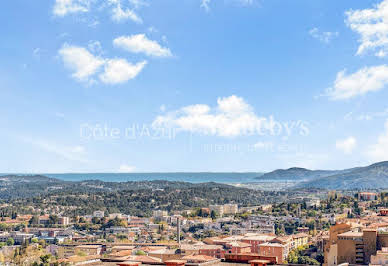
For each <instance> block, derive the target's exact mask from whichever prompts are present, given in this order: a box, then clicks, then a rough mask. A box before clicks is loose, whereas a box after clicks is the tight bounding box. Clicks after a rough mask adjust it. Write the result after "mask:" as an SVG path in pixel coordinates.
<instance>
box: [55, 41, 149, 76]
mask: <svg viewBox="0 0 388 266" xmlns="http://www.w3.org/2000/svg"><path fill="white" fill-rule="evenodd" d="M99 48H100V47H99ZM58 53H59V55H60V57H61V59H62V60H63V63H64V65H65V66H66V67H67V68H69V69H70V70H72V71H73V74H72V77H73V78H75V79H76V80H78V81H82V82H95V80H94V79H93V77H94V76H95V75H96V74H97V73H98V72H99V71H100V69H101V68H102V67H104V70H103V72H102V73H101V74H100V75H99V79H100V81H102V82H103V83H106V84H119V83H123V82H126V81H128V80H130V79H133V78H135V77H136V76H137V75H138V74H139V73H140V72H141V71H142V70H143V68H144V67H145V65H146V64H147V61H142V62H139V63H137V64H132V63H130V62H128V61H127V60H125V59H122V58H115V59H109V58H102V57H100V56H95V55H93V54H92V53H91V52H90V51H88V50H87V49H86V48H84V47H79V46H72V45H68V44H64V45H63V46H62V48H61V49H60V50H59V52H58Z"/></svg>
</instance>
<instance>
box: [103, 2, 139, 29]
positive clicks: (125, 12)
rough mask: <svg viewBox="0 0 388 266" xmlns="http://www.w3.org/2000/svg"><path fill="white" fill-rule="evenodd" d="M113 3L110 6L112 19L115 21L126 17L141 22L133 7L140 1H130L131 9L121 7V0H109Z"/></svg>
mask: <svg viewBox="0 0 388 266" xmlns="http://www.w3.org/2000/svg"><path fill="white" fill-rule="evenodd" d="M109 2H110V3H111V4H112V5H113V8H112V19H113V20H114V21H116V22H122V21H125V20H127V19H130V20H132V21H133V22H136V23H138V24H141V23H143V20H142V19H141V18H140V17H139V16H138V15H137V14H136V12H135V9H136V8H138V6H139V5H140V4H139V3H140V1H130V3H132V4H133V5H134V8H133V9H129V8H126V9H123V8H122V5H121V0H109Z"/></svg>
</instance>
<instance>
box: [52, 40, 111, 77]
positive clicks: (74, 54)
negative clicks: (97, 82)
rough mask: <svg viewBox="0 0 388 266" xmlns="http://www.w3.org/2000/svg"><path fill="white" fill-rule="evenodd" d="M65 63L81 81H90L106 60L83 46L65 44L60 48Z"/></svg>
mask: <svg viewBox="0 0 388 266" xmlns="http://www.w3.org/2000/svg"><path fill="white" fill-rule="evenodd" d="M59 55H60V56H61V58H62V60H63V63H64V64H65V66H66V67H67V68H69V69H70V70H72V71H73V74H72V76H73V77H74V78H76V79H77V80H80V81H88V80H89V78H90V77H91V76H93V75H94V74H95V73H96V72H97V71H98V69H99V68H100V67H101V66H102V65H104V64H105V60H104V59H102V58H100V57H98V56H94V55H93V54H92V53H90V52H89V51H88V50H87V49H85V48H83V47H78V46H73V45H68V44H64V45H63V46H62V48H61V49H60V50H59Z"/></svg>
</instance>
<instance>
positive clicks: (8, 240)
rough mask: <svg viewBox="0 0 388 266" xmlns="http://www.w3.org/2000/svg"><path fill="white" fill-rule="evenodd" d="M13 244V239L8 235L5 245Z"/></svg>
mask: <svg viewBox="0 0 388 266" xmlns="http://www.w3.org/2000/svg"><path fill="white" fill-rule="evenodd" d="M14 244H15V240H14V239H13V238H12V237H10V238H8V239H7V246H13V245H14Z"/></svg>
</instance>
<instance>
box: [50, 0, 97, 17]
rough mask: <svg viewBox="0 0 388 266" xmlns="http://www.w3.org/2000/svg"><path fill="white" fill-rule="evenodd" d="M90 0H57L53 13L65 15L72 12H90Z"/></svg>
mask: <svg viewBox="0 0 388 266" xmlns="http://www.w3.org/2000/svg"><path fill="white" fill-rule="evenodd" d="M89 9H90V0H55V4H54V8H53V13H54V15H56V16H59V17H63V16H66V15H67V14H72V13H85V12H89Z"/></svg>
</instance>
